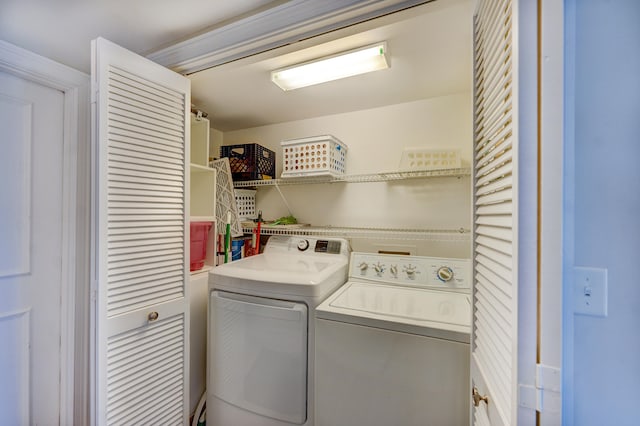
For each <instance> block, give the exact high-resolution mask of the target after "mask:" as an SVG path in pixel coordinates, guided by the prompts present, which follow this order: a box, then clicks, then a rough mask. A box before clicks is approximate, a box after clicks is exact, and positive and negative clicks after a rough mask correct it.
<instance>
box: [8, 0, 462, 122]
mask: <svg viewBox="0 0 640 426" xmlns="http://www.w3.org/2000/svg"><path fill="white" fill-rule="evenodd" d="M284 2H285V0H277V1H274V0H234V1H225V0H182V1H173V0H171V1H169V0H0V39H2V40H5V41H8V42H10V43H13V44H15V45H18V46H20V47H23V48H25V49H28V50H31V51H33V52H36V53H38V54H41V55H43V56H46V57H48V58H51V59H53V60H56V61H58V62H61V63H63V64H65V65H68V66H70V67H73V68H76V69H79V70H81V71H84V72H86V73H89V72H90V41H91V40H92V39H94V38H96V37H98V36H102V37H104V38H107V39H109V40H111V41H113V42H115V43H117V44H120V45H121V46H123V47H126V48H127V49H129V50H132V51H134V52H136V53H139V54H142V55H145V54H148V53H150V52H153V51H157V50H158V49H159V48H161V47H165V46H168V45H172V44H174V43H176V42H178V41H181V40H184V39H187V38H189V37H191V36H193V35H196V34H198V33H202V32H204V31H206V30H209V29H212V28H215V27H219V26H221V25H224V23H225V22H228V21H231V20H233V19H236V18H238V17H240V16H243V15H245V16H246V15H250V14H252V13H255V12H257V11H259V10H264V9H267V8H269V7H273V6H274V5H277V4H282V3H284ZM471 9H472V6H471V0H438V1H435V2H433V3H429V4H426V5H423V6H419V7H415V8H412V9H409V10H406V11H403V12H398V13H396V14H393V15H390V16H386V17H383V18H379V19H377V20H373V21H368V22H365V23H363V24H359V25H355V26H352V27H349V28H346V29H343V30H340V31H335V32H333V33H329V34H325V35H322V36H319V37H316V38H314V39H310V40H304V41H301V42H298V43H295V44H293V45H289V46H285V47H283V48H280V49H276V50H273V51H270V52H266V53H263V54H260V55H256V56H254V57H251V58H246V59H243V60H239V61H235V62H233V63H230V64H226V65H222V66H219V67H216V68H212V69H210V70H205V71H201V72H199V73H196V74H193V75H190V76H189V78H190V79H191V80H192V100H193V103H194V104H195V105H196V107H198V108H199V109H201V110H203V111H206V112H208V113H209V118H210V119H211V122H212V126H213V127H215V128H218V129H219V130H223V131H228V130H234V129H240V128H248V127H255V126H260V125H266V124H272V123H278V122H283V121H291V120H299V119H303V118H309V117H316V116H322V115H329V114H335V113H341V112H348V111H355V110H362V109H368V108H374V107H379V106H383V105H390V104H396V103H403V102H410V101H413V100H418V99H425V98H431V97H437V96H442V95H445V94H451V93H459V92H468V91H470V90H471V59H472V56H471V28H472V25H471V18H472V11H471ZM381 40H386V41H387V43H388V50H389V53H390V58H391V59H390V60H391V68H390V69H388V70H384V71H378V72H375V73H370V74H367V75H362V76H356V77H351V78H348V79H344V80H342V81H336V82H331V83H325V84H321V85H317V86H312V87H308V88H304V89H298V90H294V91H290V92H282V91H281V90H280V89H278V88H277V87H276V86H275V85H273V84H272V83H271V82H270V80H269V78H270V71H271V70H273V69H276V68H280V67H283V66H287V65H291V64H294V63H298V62H302V61H305V60H309V59H313V58H316V57H319V56H322V55H326V54H331V53H336V52H340V51H343V50H348V49H351V48H354V47H358V46H363V45H366V44H371V43H373V42H377V41H381Z"/></svg>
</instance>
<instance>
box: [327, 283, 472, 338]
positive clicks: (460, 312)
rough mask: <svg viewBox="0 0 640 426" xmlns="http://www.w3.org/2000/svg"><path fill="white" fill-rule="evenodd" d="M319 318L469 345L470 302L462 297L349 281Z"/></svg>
mask: <svg viewBox="0 0 640 426" xmlns="http://www.w3.org/2000/svg"><path fill="white" fill-rule="evenodd" d="M316 316H317V317H318V318H324V319H331V320H335V321H342V322H349V323H354V324H359V325H364V326H370V327H377V328H383V329H388V330H393V331H400V332H405V333H412V334H420V335H423V336H430V337H436V338H443V339H448V340H455V341H459V342H464V343H468V342H469V333H470V329H471V301H470V299H469V296H468V295H466V294H462V293H454V292H447V291H438V290H425V289H417V288H410V287H399V286H394V285H383V284H372V283H363V282H358V281H350V282H348V283H346V284H345V285H344V286H342V287H341V288H340V289H339V290H338V291H336V292H335V293H334V294H333V295H331V296H330V297H329V298H328V299H327V300H326V301H324V302H323V303H322V304H321V305H320V306H318V308H317V310H316Z"/></svg>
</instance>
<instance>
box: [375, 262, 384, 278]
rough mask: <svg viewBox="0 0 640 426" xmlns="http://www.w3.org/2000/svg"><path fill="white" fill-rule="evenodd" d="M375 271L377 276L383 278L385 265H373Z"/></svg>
mask: <svg viewBox="0 0 640 426" xmlns="http://www.w3.org/2000/svg"><path fill="white" fill-rule="evenodd" d="M373 269H374V270H375V271H376V274H377V275H378V276H379V277H381V276H382V273H383V272H384V265H383V264H381V263H380V262H378V263H376V264H375V265H373Z"/></svg>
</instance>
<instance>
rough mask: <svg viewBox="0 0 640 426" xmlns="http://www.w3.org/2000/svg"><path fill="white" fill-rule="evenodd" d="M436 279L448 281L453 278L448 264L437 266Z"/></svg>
mask: <svg viewBox="0 0 640 426" xmlns="http://www.w3.org/2000/svg"><path fill="white" fill-rule="evenodd" d="M437 274H438V279H439V280H440V281H442V282H445V283H446V282H448V281H451V280H452V279H453V270H452V269H451V268H449V267H448V266H441V267H440V268H438V272H437Z"/></svg>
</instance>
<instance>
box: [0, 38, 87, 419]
mask: <svg viewBox="0 0 640 426" xmlns="http://www.w3.org/2000/svg"><path fill="white" fill-rule="evenodd" d="M0 71H4V72H6V73H9V74H12V75H15V76H17V77H20V78H23V79H26V80H29V81H32V82H34V83H38V84H40V85H43V86H45V87H49V88H51V89H55V90H59V91H61V92H62V94H63V104H64V111H63V121H64V122H63V157H62V158H63V164H62V178H63V181H62V247H61V249H62V252H61V259H62V274H61V292H62V294H61V300H60V325H61V330H60V332H61V342H60V356H61V365H60V368H61V374H60V390H61V392H60V395H59V404H60V418H59V423H60V424H61V425H65V424H79V423H78V421H74V420H81V419H82V417H77V415H78V414H80V415H82V412H83V411H84V410H85V408H84V407H86V403H85V399H86V396H85V395H87V394H88V392H84V391H83V389H84V388H85V387H86V385H85V383H86V382H87V368H86V365H87V362H88V325H87V321H85V320H84V319H85V318H88V315H87V314H86V313H84V312H82V310H83V309H85V308H84V306H85V305H86V309H88V301H89V293H88V289H89V285H88V283H89V268H88V265H89V259H88V253H89V240H88V236H89V234H88V224H89V210H88V207H89V182H88V176H89V173H88V172H89V164H88V158H89V157H88V153H89V152H88V150H89V144H88V140H89V115H88V101H89V90H88V89H89V76H88V75H86V74H84V73H82V72H80V71H77V70H75V69H73V68H69V67H67V66H64V65H61V64H59V63H57V62H54V61H52V60H50V59H47V58H45V57H42V56H40V55H37V54H35V53H32V52H30V51H28V50H25V49H22V48H20V47H17V46H14V45H12V44H10V43H7V42H5V41H2V40H0ZM80 300H86V303H76V302H77V301H80ZM76 318H78V319H79V321H76ZM80 423H82V422H81V421H80Z"/></svg>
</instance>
